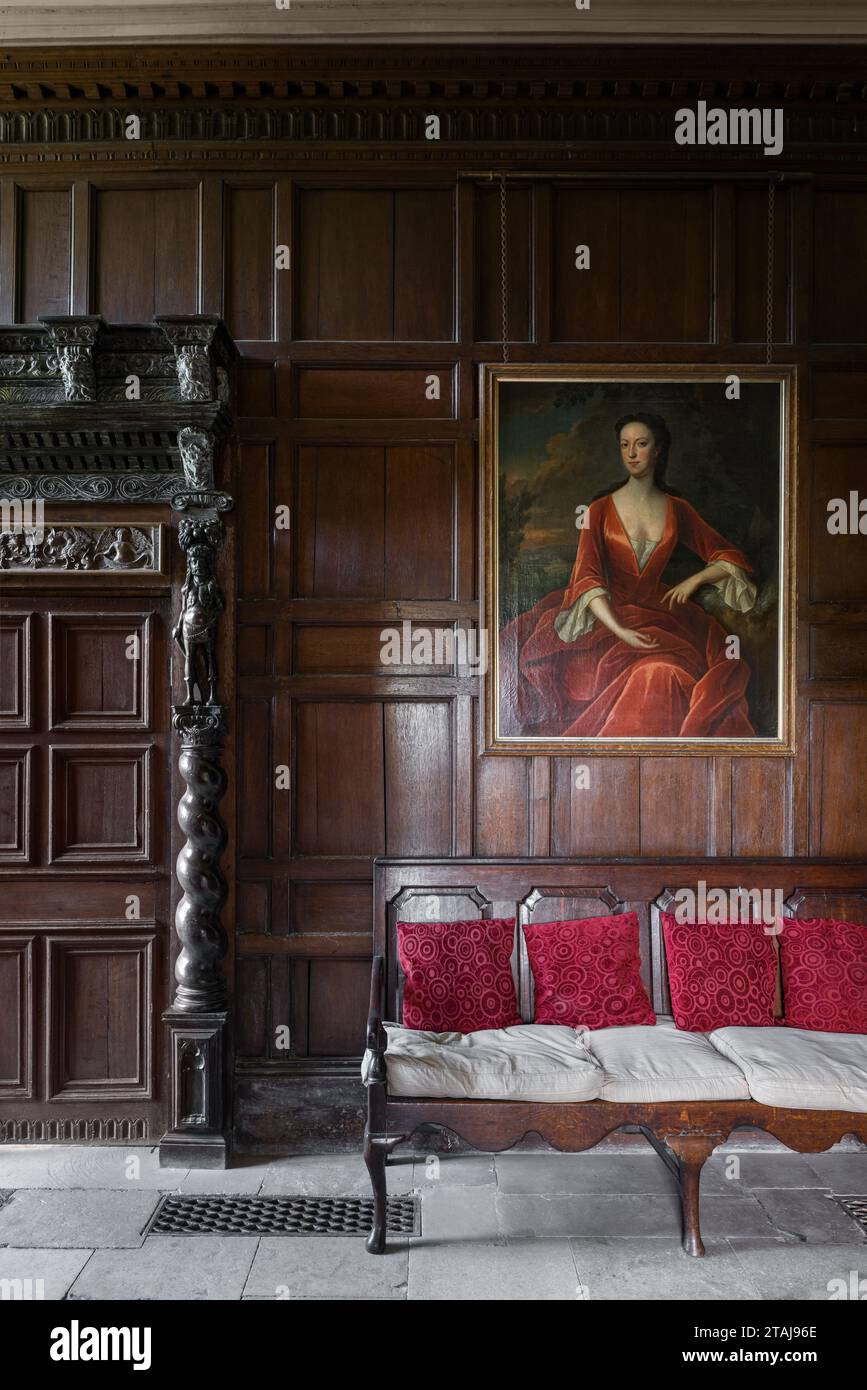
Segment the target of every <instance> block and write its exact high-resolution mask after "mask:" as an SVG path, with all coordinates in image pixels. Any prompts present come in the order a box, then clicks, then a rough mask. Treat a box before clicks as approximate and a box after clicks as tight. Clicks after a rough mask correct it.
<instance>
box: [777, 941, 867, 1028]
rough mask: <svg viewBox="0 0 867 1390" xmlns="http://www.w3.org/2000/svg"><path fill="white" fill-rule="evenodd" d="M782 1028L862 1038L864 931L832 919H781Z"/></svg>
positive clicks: (866, 1001) (866, 961) (866, 973)
mask: <svg viewBox="0 0 867 1390" xmlns="http://www.w3.org/2000/svg"><path fill="white" fill-rule="evenodd" d="M780 959H781V962H782V970H783V1003H784V1006H785V1024H786V1027H787V1028H810V1029H813V1030H818V1031H820V1032H825V1033H867V927H865V926H860V925H859V924H858V923H857V922H837V921H835V920H834V919H833V918H826V917H813V918H809V919H807V918H805V919H803V920H799V919H798V918H796V917H784V918H783V930H782V932H781V933H780Z"/></svg>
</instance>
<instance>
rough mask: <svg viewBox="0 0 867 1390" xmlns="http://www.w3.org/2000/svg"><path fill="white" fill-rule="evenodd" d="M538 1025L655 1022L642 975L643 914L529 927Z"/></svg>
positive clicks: (526, 934) (527, 936) (610, 1025)
mask: <svg viewBox="0 0 867 1390" xmlns="http://www.w3.org/2000/svg"><path fill="white" fill-rule="evenodd" d="M524 937H525V939H526V942H527V954H528V955H529V957H530V968H531V970H532V971H533V980H534V983H535V987H536V1016H535V1020H534V1021H535V1022H536V1023H561V1024H565V1025H566V1026H567V1027H571V1028H576V1027H579V1026H581V1025H583V1026H584V1027H586V1028H617V1027H625V1026H626V1025H627V1024H635V1023H655V1022H656V1014H655V1013H654V1012H653V1009H652V1008H651V1004H650V1000H649V999H648V997H647V991H646V990H645V988H644V985H643V983H642V980H641V975H640V974H639V950H638V918H637V917H636V915H635V913H634V912H623V913H621V914H620V915H619V916H618V917H585V918H584V919H583V920H577V921H565V922H533V923H531V924H530V925H528V926H525V927H524Z"/></svg>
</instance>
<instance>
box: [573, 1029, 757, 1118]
mask: <svg viewBox="0 0 867 1390" xmlns="http://www.w3.org/2000/svg"><path fill="white" fill-rule="evenodd" d="M755 1031H757V1032H758V1031H760V1030H758V1029H756V1030H755ZM587 1044H588V1046H589V1048H590V1051H591V1053H592V1054H593V1056H594V1057H595V1058H596V1060H597V1062H598V1063H599V1065H600V1066H601V1068H602V1072H603V1076H602V1089H601V1091H600V1092H599V1095H600V1099H602V1100H614V1101H654V1100H748V1099H749V1094H750V1092H749V1087H748V1086H747V1083H746V1080H745V1079H744V1076H743V1073H742V1072H741V1071H740V1070H739V1068H738V1067H736V1066H735V1065H734V1063H732V1062H729V1061H727V1060H726V1059H725V1058H724V1057H723V1056H721V1054H720V1053H719V1052H718V1051H717V1050H716V1048H713V1047H711V1045H710V1043H709V1042H708V1040H707V1038H706V1037H705V1035H704V1034H703V1033H684V1032H681V1031H680V1030H679V1029H677V1028H675V1026H674V1023H673V1022H672V1021H669V1020H664V1019H663V1020H661V1021H659V1022H657V1023H656V1025H655V1026H654V1027H648V1026H644V1025H638V1026H637V1027H634V1028H597V1029H593V1030H592V1031H590V1032H588V1033H587Z"/></svg>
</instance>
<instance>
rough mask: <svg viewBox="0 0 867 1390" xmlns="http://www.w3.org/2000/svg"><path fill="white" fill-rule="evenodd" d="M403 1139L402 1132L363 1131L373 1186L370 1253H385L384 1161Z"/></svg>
mask: <svg viewBox="0 0 867 1390" xmlns="http://www.w3.org/2000/svg"><path fill="white" fill-rule="evenodd" d="M402 1139H403V1135H402V1134H395V1135H392V1136H389V1135H387V1134H371V1133H370V1130H369V1129H366V1130H365V1131H364V1161H365V1163H366V1164H367V1171H368V1173H369V1174H370V1183H371V1186H372V1188H373V1227H372V1229H371V1232H370V1235H369V1236H368V1237H367V1249H368V1251H369V1253H370V1254H371V1255H382V1254H384V1253H385V1218H386V1199H387V1195H388V1194H387V1190H386V1181H385V1163H386V1159H387V1158H388V1155H389V1154H390V1153H391V1151H392V1149H393V1148H394V1147H395V1145H396V1144H399V1143H400V1142H401V1140H402Z"/></svg>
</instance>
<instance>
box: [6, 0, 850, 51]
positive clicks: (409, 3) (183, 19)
mask: <svg viewBox="0 0 867 1390" xmlns="http://www.w3.org/2000/svg"><path fill="white" fill-rule="evenodd" d="M278 4H285V5H287V8H278ZM589 6H590V7H589V9H581V10H579V9H577V8H576V6H575V3H574V0H145V3H138V0H91V3H90V4H86V5H81V4H77V3H76V2H75V0H50V2H46V0H5V2H4V0H0V44H2V45H12V44H21V45H24V44H30V45H39V46H40V47H45V46H54V45H64V46H68V45H70V44H75V45H81V44H111V43H118V44H120V43H148V44H153V43H185V42H189V43H207V42H213V41H215V40H220V41H222V42H223V43H245V42H246V43H256V42H263V41H264V42H268V41H271V42H274V41H281V40H282V41H284V42H294V43H298V42H302V43H305V42H308V43H341V42H353V41H354V42H356V43H359V42H364V41H367V42H390V43H449V42H466V43H469V42H475V43H531V42H536V43H546V42H573V43H576V42H582V41H589V42H594V43H605V42H619V43H623V42H644V43H687V42H700V43H710V42H720V43H741V44H745V43H759V42H763V41H767V42H786V43H812V44H815V43H820V42H822V41H823V40H824V41H827V42H837V43H839V42H841V41H847V40H852V41H856V42H862V43H863V42H864V41H867V3H865V0H589Z"/></svg>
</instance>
